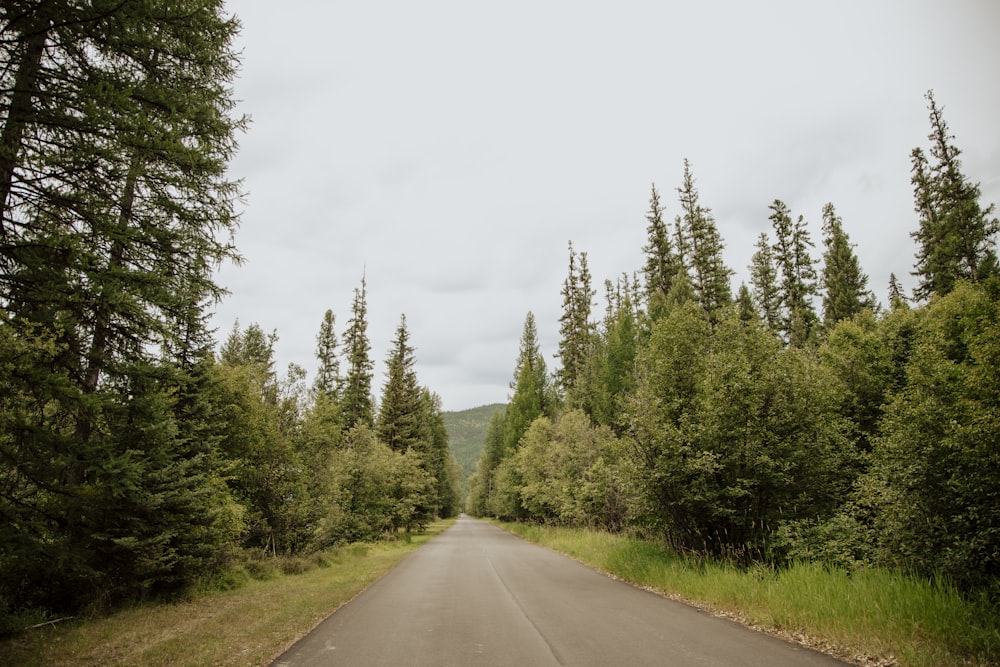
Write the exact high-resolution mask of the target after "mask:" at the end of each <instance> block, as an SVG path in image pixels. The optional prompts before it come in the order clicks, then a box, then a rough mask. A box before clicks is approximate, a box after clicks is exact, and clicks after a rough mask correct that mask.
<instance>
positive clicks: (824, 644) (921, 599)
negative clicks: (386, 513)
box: [500, 523, 1000, 667]
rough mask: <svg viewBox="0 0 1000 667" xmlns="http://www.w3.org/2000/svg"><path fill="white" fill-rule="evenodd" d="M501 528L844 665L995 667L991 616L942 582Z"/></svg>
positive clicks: (995, 616)
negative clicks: (747, 564) (749, 564)
mask: <svg viewBox="0 0 1000 667" xmlns="http://www.w3.org/2000/svg"><path fill="white" fill-rule="evenodd" d="M500 525H502V526H503V527H504V528H506V529H507V530H509V531H511V532H513V533H515V534H517V535H520V536H522V537H524V538H525V539H527V540H529V541H531V542H535V543H537V544H540V545H542V546H545V547H548V548H550V549H553V550H555V551H559V552H561V553H564V554H566V555H568V556H570V557H572V558H574V559H576V560H579V561H581V562H583V563H586V564H588V565H590V566H591V567H594V568H596V569H598V570H602V571H604V572H606V573H608V574H611V575H613V576H615V577H618V578H621V579H624V580H627V581H629V582H632V583H634V584H637V585H639V586H643V587H647V588H650V589H653V590H656V591H658V592H660V593H663V594H666V595H669V596H671V597H676V598H679V599H682V600H684V601H686V602H689V603H691V604H694V605H696V606H700V607H702V608H705V609H708V610H710V611H713V612H715V613H718V614H721V615H724V616H727V617H730V618H735V619H737V620H739V621H741V622H743V623H746V624H748V625H750V626H753V627H756V628H758V629H761V630H764V631H767V632H772V633H775V634H779V635H781V636H784V637H786V638H788V639H792V640H795V641H799V642H801V643H804V644H807V645H809V646H812V647H814V648H817V649H818V650H822V651H825V652H827V653H832V654H834V655H836V656H837V657H839V658H841V659H844V660H849V661H852V662H856V663H859V664H868V665H898V666H899V667H958V666H960V665H961V666H963V667H967V666H977V667H985V666H987V665H997V664H1000V611H998V610H997V609H995V608H992V607H991V606H990V605H988V604H986V603H985V601H984V602H981V603H976V602H970V601H968V600H966V599H964V598H963V597H962V596H961V595H960V594H959V593H958V592H957V591H956V590H955V589H954V588H952V587H951V586H949V585H947V584H946V583H943V582H928V581H925V580H922V579H918V578H915V577H910V576H907V575H905V574H902V573H899V572H892V571H888V570H883V569H876V568H870V569H860V570H857V571H853V572H847V571H844V570H839V569H835V568H830V567H826V566H824V565H822V564H815V563H812V564H810V563H802V564H798V565H794V566H792V567H790V568H787V569H773V568H770V567H764V566H760V567H755V568H750V569H749V570H748V569H745V568H739V567H736V566H733V565H730V564H725V563H716V562H710V561H706V560H703V559H695V558H690V557H682V556H678V555H677V554H675V553H673V552H671V551H670V550H668V549H665V548H663V547H661V546H659V545H656V544H653V543H650V542H648V541H644V540H641V539H637V538H632V537H625V536H621V535H611V534H608V533H603V532H599V531H592V530H576V529H568V528H557V527H549V526H535V525H525V524H511V523H503V524H500Z"/></svg>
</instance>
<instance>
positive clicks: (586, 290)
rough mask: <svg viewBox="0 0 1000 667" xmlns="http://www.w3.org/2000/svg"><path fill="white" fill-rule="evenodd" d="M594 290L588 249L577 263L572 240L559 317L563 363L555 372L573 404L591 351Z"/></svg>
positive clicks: (559, 354) (576, 402)
mask: <svg viewBox="0 0 1000 667" xmlns="http://www.w3.org/2000/svg"><path fill="white" fill-rule="evenodd" d="M594 294H595V292H594V290H593V289H592V288H591V276H590V269H589V268H588V266H587V253H580V255H579V266H578V265H577V254H576V251H575V250H574V249H573V243H572V242H570V244H569V274H568V275H567V276H566V280H565V281H564V282H563V288H562V296H563V314H562V316H561V317H560V318H559V336H560V338H559V351H558V353H557V354H556V356H557V357H558V358H559V359H560V361H562V367H561V368H560V369H559V370H558V371H557V372H556V378H557V380H558V382H559V385H560V387H561V389H562V391H563V395H564V397H565V398H566V400H567V401H568V402H569V403H570V404H571V405H577V404H578V403H579V401H580V400H581V397H580V396H578V395H577V393H576V392H577V388H578V385H579V384H580V382H581V379H582V375H583V372H584V368H585V366H586V364H587V361H588V358H589V356H590V353H591V348H592V342H593V341H592V339H593V325H592V324H591V322H590V309H591V306H592V302H591V299H592V298H593V296H594Z"/></svg>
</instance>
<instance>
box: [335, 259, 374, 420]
mask: <svg viewBox="0 0 1000 667" xmlns="http://www.w3.org/2000/svg"><path fill="white" fill-rule="evenodd" d="M343 342H344V354H345V355H346V357H347V359H346V361H347V375H346V376H345V377H344V385H343V391H342V392H341V412H342V414H343V416H344V426H345V427H346V428H348V429H350V428H353V427H355V426H358V425H367V426H372V425H374V423H375V413H374V406H373V405H372V369H373V368H374V367H375V362H374V361H372V359H371V356H369V353H370V352H371V342H370V341H369V340H368V289H367V282H366V281H365V280H364V279H362V280H361V287H360V289H355V290H354V301H353V302H352V304H351V319H350V320H349V321H348V323H347V331H345V332H344V341H343Z"/></svg>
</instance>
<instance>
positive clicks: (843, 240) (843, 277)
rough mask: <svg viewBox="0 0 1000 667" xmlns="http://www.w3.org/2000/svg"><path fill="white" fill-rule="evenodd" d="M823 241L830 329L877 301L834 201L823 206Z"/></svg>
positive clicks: (825, 313) (825, 303) (826, 315)
mask: <svg viewBox="0 0 1000 667" xmlns="http://www.w3.org/2000/svg"><path fill="white" fill-rule="evenodd" d="M823 245H824V246H825V247H826V251H825V252H824V253H823V276H822V281H821V282H822V288H823V324H824V326H825V327H826V328H827V329H830V328H832V327H833V326H834V325H836V324H837V322H840V321H841V320H844V319H850V318H852V317H854V316H855V315H857V314H858V313H860V312H861V311H862V310H864V309H866V308H869V309H873V310H874V308H875V306H876V303H875V297H874V295H872V294H871V293H870V292H869V291H868V276H867V275H865V273H864V272H862V270H861V265H860V263H859V262H858V258H857V255H855V254H854V249H853V247H852V246H851V242H850V239H849V238H848V235H847V232H845V231H844V228H843V224H842V221H841V219H840V217H839V216H837V213H836V211H835V210H834V208H833V204H826V205H825V206H824V207H823Z"/></svg>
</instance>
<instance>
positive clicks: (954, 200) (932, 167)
mask: <svg viewBox="0 0 1000 667" xmlns="http://www.w3.org/2000/svg"><path fill="white" fill-rule="evenodd" d="M926 97H927V101H928V110H929V112H930V122H931V133H930V134H929V135H928V139H930V142H931V149H930V151H931V157H933V158H934V163H933V164H931V163H929V162H928V160H927V157H926V156H925V155H924V152H923V150H921V149H920V148H914V149H913V151H912V152H911V154H910V161H911V173H912V177H911V181H912V183H913V196H914V207H915V209H916V212H917V216H918V219H919V227H918V229H917V230H916V231H915V232H913V233H912V234H911V236H912V237H913V238H914V239H915V240H916V242H917V262H916V266H915V270H914V275H915V276H917V278H918V279H919V283H918V285H917V287H916V289H915V291H914V292H915V296H916V297H917V298H918V299H927V298H929V297H930V296H931V295H933V294H938V295H943V294H947V293H948V292H950V291H951V290H952V289H953V288H954V286H955V283H956V282H957V281H958V280H961V279H966V280H972V281H981V280H984V279H985V278H987V277H989V276H992V275H997V273H1000V267H998V264H997V254H996V244H997V235H998V234H1000V220H998V219H997V218H996V217H993V212H994V210H995V207H994V205H993V204H990V205H989V206H987V207H985V208H983V207H981V206H980V204H979V199H980V197H981V196H982V192H981V190H980V188H979V184H978V183H972V182H971V181H969V179H968V178H967V177H966V176H965V174H963V173H962V162H961V160H959V155H961V151H960V150H959V149H958V147H957V146H955V145H954V143H953V142H954V139H955V137H954V136H953V135H951V134H950V133H949V131H948V125H947V123H945V120H944V116H943V114H942V110H941V109H940V108H939V107H938V106H937V103H936V102H935V100H934V94H933V92H931V91H928V92H927V95H926Z"/></svg>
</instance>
